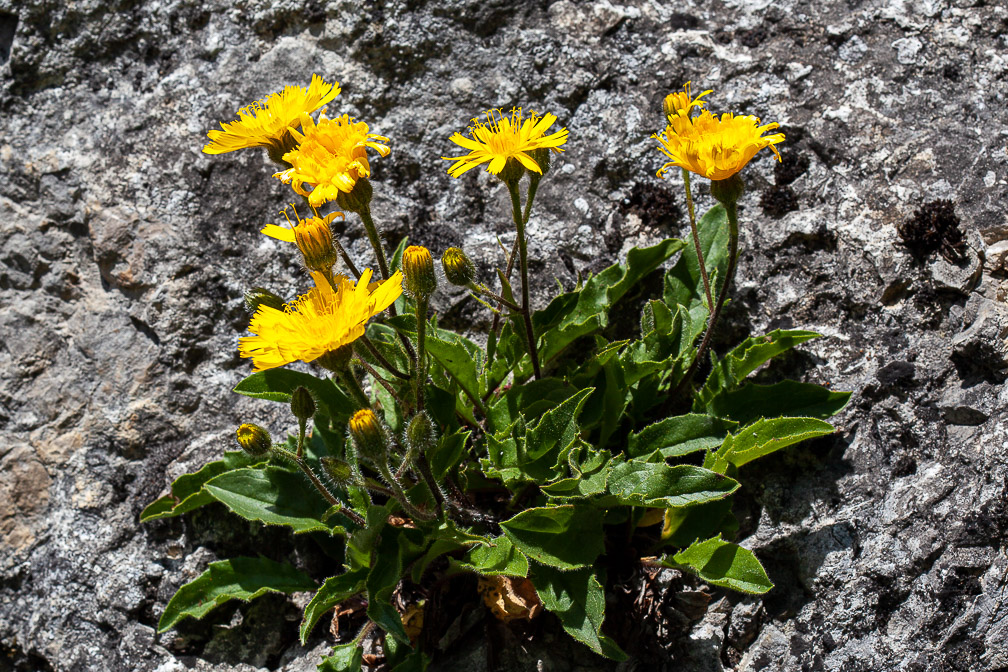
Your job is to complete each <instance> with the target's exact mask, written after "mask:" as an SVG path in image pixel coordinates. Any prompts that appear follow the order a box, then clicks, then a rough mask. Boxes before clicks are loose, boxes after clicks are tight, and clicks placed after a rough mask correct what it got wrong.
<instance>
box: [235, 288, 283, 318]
mask: <svg viewBox="0 0 1008 672" xmlns="http://www.w3.org/2000/svg"><path fill="white" fill-rule="evenodd" d="M284 303H285V302H284V300H283V299H281V298H280V297H279V296H277V295H276V294H274V293H273V292H271V291H269V290H268V289H266V288H264V287H253V288H252V289H250V290H248V291H247V292H245V308H247V309H248V311H249V312H250V313H255V312H256V311H258V310H259V307H260V306H269V307H270V308H275V309H276V310H283V309H284Z"/></svg>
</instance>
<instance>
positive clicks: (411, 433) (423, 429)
mask: <svg viewBox="0 0 1008 672" xmlns="http://www.w3.org/2000/svg"><path fill="white" fill-rule="evenodd" d="M435 441H437V432H436V430H435V429H434V423H433V422H431V419H430V417H429V416H428V415H427V414H426V413H418V414H417V415H415V416H413V419H412V420H410V423H409V425H407V426H406V445H407V446H408V447H409V451H410V453H412V454H415V455H420V454H423V453H425V452H426V451H428V450H430V449H431V448H432V447H433V446H434V442H435Z"/></svg>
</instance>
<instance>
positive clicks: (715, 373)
mask: <svg viewBox="0 0 1008 672" xmlns="http://www.w3.org/2000/svg"><path fill="white" fill-rule="evenodd" d="M819 336H820V334H817V333H816V332H814V331H799V330H794V331H784V330H781V329H776V330H774V331H771V332H770V333H769V334H767V335H765V336H755V337H749V338H747V339H746V340H744V341H742V343H740V344H739V345H737V346H736V347H735V348H734V349H733V350H732V351H731V352H729V353H728V354H727V355H725V356H724V357H723V358H722V359H721V360H720V361H718V362H717V363H716V364H715V365H714V368H713V369H712V370H711V372H710V375H709V376H707V382H705V383H704V386H703V388H702V389H701V390H700V392H699V393H698V394H697V397H696V400H695V401H694V404H693V408H694V410H697V411H702V410H705V409H706V407H707V404H709V403H710V401H711V399H713V398H714V396H715V395H717V394H718V393H720V392H722V391H724V390H730V389H732V388H734V387H735V386H736V385H738V384H739V383H741V382H742V379H743V378H745V377H746V376H748V375H749V374H750V373H752V372H753V371H755V370H756V369H757V368H758V367H759V366H760V365H761V364H763V363H764V362H766V361H769V360H770V359H772V358H773V357H776V356H777V355H779V354H781V353H782V352H786V351H788V350H790V349H791V348H793V347H794V346H796V345H799V344H801V343H804V342H805V341H810V340H812V339H813V338H819Z"/></svg>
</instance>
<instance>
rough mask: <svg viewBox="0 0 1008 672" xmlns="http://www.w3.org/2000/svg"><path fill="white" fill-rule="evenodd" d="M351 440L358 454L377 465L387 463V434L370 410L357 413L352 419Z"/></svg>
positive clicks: (366, 409)
mask: <svg viewBox="0 0 1008 672" xmlns="http://www.w3.org/2000/svg"><path fill="white" fill-rule="evenodd" d="M349 429H350V438H351V439H353V443H354V446H355V447H356V448H357V454H358V455H360V456H361V457H363V458H365V459H368V460H371V461H372V462H374V463H375V464H381V463H384V461H385V432H384V430H383V429H382V426H381V423H380V422H379V421H378V416H376V415H375V414H374V411H372V410H371V409H370V408H365V409H363V410H360V411H357V412H356V413H354V414H353V416H352V417H351V418H350V424H349Z"/></svg>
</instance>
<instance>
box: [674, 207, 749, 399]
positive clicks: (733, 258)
mask: <svg viewBox="0 0 1008 672" xmlns="http://www.w3.org/2000/svg"><path fill="white" fill-rule="evenodd" d="M723 205H724V207H725V212H726V213H727V214H728V271H727V272H726V273H725V279H724V284H723V285H721V291H720V292H718V297H717V302H716V303H715V304H714V311H713V312H712V313H711V314H710V318H709V319H708V321H707V329H706V330H705V331H704V335H703V340H702V341H700V349H699V350H697V354H696V357H695V358H694V359H693V363H692V364H690V367H689V369H688V370H687V371H686V375H685V376H683V379H682V380H681V381H679V384H678V385H676V387H675V389H674V390H672V394H671V395H670V398H675V397H676V396H678V394H679V392H680V391H681V390H682V389H683V388H684V387H686V386H687V385H689V383H690V381H691V380H692V379H693V376H694V374H696V371H697V369H698V368H699V367H700V362H701V360H703V356H704V354H706V352H707V348H708V347H709V346H710V341H711V337H712V336H713V335H714V325H715V324H717V321H718V318H719V317H720V316H721V308H722V307H723V306H724V303H725V300H726V299H727V298H728V290H729V289H730V288H731V284H732V280H734V278H735V267H736V264H737V262H738V251H739V250H738V242H739V235H738V206H737V204H735V203H731V204H728V203H724V204H723ZM702 267H703V262H701V268H702Z"/></svg>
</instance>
